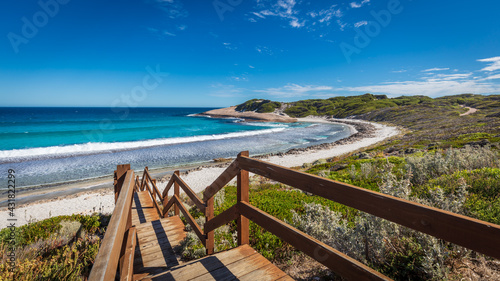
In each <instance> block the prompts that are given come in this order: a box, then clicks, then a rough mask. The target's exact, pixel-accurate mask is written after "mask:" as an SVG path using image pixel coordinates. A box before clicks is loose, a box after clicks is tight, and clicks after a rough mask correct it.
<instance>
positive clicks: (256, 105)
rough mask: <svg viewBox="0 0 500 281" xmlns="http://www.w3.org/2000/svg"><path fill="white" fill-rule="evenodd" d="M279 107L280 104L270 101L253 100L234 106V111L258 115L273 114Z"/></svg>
mask: <svg viewBox="0 0 500 281" xmlns="http://www.w3.org/2000/svg"><path fill="white" fill-rule="evenodd" d="M280 106H281V103H280V102H277V101H270V100H259V99H253V100H249V101H246V102H244V103H242V104H240V105H238V106H236V111H241V112H244V111H255V112H258V113H269V112H274V110H275V109H277V108H279V107H280Z"/></svg>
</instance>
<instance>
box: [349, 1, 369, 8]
mask: <svg viewBox="0 0 500 281" xmlns="http://www.w3.org/2000/svg"><path fill="white" fill-rule="evenodd" d="M368 3H370V0H363V1H361V2H359V3H357V2H351V3H350V5H351V8H355V9H356V8H361V7H363V5H365V4H368Z"/></svg>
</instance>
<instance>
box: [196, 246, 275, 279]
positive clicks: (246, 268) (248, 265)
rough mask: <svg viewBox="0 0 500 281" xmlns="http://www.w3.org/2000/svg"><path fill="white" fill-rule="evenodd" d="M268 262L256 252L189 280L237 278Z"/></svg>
mask: <svg viewBox="0 0 500 281" xmlns="http://www.w3.org/2000/svg"><path fill="white" fill-rule="evenodd" d="M269 263H270V262H269V261H268V260H267V259H266V258H264V257H263V256H261V255H260V254H258V253H256V254H254V255H251V256H247V257H245V258H243V259H241V260H238V261H235V262H231V263H228V264H225V266H224V267H220V268H218V269H216V270H212V271H210V272H209V273H205V274H203V275H200V276H198V277H196V278H193V279H191V281H204V280H218V281H223V280H238V279H239V277H240V276H244V275H245V274H248V273H250V272H252V271H254V270H257V269H259V268H261V267H264V266H265V265H267V264H269Z"/></svg>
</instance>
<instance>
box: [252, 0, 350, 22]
mask: <svg viewBox="0 0 500 281" xmlns="http://www.w3.org/2000/svg"><path fill="white" fill-rule="evenodd" d="M257 2H258V5H257V10H258V11H255V12H251V13H250V14H249V17H250V18H249V20H250V21H252V22H257V21H259V20H265V19H267V18H268V17H277V18H281V19H283V20H285V21H286V22H287V25H288V26H290V27H293V28H302V27H308V28H312V27H313V26H315V25H330V23H332V22H336V21H335V19H338V18H341V17H342V16H343V14H342V11H341V10H340V9H339V8H337V5H329V6H327V7H325V8H323V9H313V10H311V9H310V7H307V6H308V5H310V3H309V2H307V3H302V2H300V1H299V2H296V1H295V0H278V1H277V2H271V1H257ZM298 3H301V4H303V5H302V6H301V7H300V8H298Z"/></svg>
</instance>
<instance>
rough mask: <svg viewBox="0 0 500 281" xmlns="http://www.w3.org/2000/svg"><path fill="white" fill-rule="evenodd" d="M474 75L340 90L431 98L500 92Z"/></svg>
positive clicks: (463, 74) (498, 88) (448, 75)
mask: <svg viewBox="0 0 500 281" xmlns="http://www.w3.org/2000/svg"><path fill="white" fill-rule="evenodd" d="M472 74H473V73H455V74H435V75H431V76H428V77H422V78H421V79H419V80H415V81H396V82H387V83H381V84H377V85H370V86H360V87H344V88H341V89H339V90H344V91H350V92H360V93H382V94H387V95H392V96H400V95H426V96H430V97H436V96H444V95H456V94H464V93H474V94H492V93H499V92H500V85H497V84H494V83H486V82H482V81H483V80H484V79H478V78H477V77H471V76H472Z"/></svg>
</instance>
